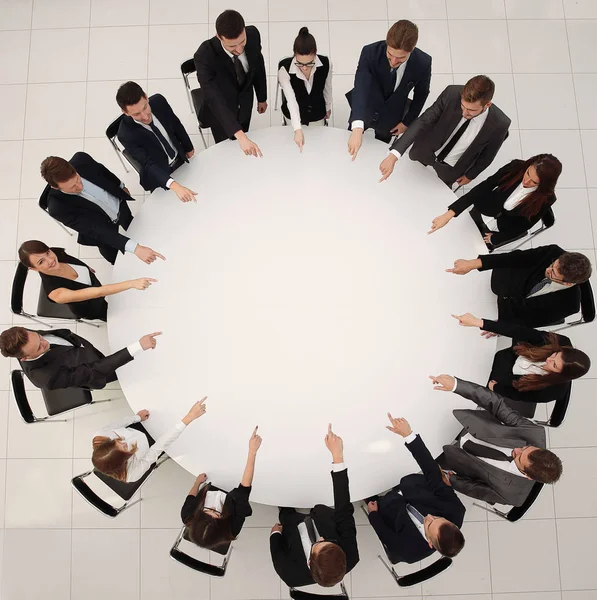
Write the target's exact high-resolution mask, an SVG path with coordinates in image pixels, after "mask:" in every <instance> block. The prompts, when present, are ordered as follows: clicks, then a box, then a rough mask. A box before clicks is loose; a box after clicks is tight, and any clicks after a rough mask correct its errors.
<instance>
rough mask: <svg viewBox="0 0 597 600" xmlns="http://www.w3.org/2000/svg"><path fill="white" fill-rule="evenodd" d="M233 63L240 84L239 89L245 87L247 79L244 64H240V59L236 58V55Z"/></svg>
mask: <svg viewBox="0 0 597 600" xmlns="http://www.w3.org/2000/svg"><path fill="white" fill-rule="evenodd" d="M232 62H233V63H234V71H235V73H236V81H237V83H238V87H243V85H244V84H245V79H246V74H245V70H244V69H243V64H242V63H241V62H240V59H239V58H238V56H236V54H235V55H234V56H233V57H232Z"/></svg>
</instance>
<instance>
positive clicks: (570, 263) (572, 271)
mask: <svg viewBox="0 0 597 600" xmlns="http://www.w3.org/2000/svg"><path fill="white" fill-rule="evenodd" d="M558 270H559V271H560V273H561V274H562V279H563V280H564V281H565V282H566V283H584V282H585V281H588V280H589V277H591V272H592V267H591V261H590V260H589V259H588V258H587V257H586V256H585V255H584V254H581V253H580V252H564V254H560V256H559V257H558Z"/></svg>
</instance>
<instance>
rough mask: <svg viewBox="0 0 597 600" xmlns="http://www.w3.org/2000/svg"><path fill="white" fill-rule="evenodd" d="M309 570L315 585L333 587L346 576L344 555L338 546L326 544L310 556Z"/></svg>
mask: <svg viewBox="0 0 597 600" xmlns="http://www.w3.org/2000/svg"><path fill="white" fill-rule="evenodd" d="M309 568H310V570H311V576H312V577H313V580H314V581H315V583H318V584H319V585H321V586H322V587H333V586H335V585H336V584H337V583H340V582H341V581H342V579H343V578H344V575H346V553H345V552H344V550H342V548H340V546H338V544H335V543H334V542H328V543H326V544H324V545H323V546H322V547H321V549H320V550H318V551H317V553H316V554H313V555H312V556H311V562H310V563H309Z"/></svg>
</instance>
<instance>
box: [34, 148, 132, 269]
mask: <svg viewBox="0 0 597 600" xmlns="http://www.w3.org/2000/svg"><path fill="white" fill-rule="evenodd" d="M68 162H69V163H70V164H71V165H72V166H73V167H74V169H75V171H77V173H78V174H79V175H80V176H81V177H82V178H83V179H87V180H88V181H90V182H91V183H94V184H95V185H97V186H98V187H100V188H101V189H103V190H105V191H106V192H108V193H109V194H111V195H112V196H114V197H115V198H117V199H118V200H120V213H119V215H118V220H117V222H116V223H114V222H113V221H112V219H110V217H109V216H108V215H107V214H106V212H105V211H104V210H102V209H101V208H100V207H99V206H98V205H97V204H95V203H93V202H90V201H89V200H87V199H85V198H83V197H81V196H78V195H76V194H65V193H64V192H61V191H60V190H55V189H53V188H51V187H50V186H49V185H47V186H46V188H45V189H44V191H43V193H42V196H41V198H40V205H41V206H42V207H44V206H47V210H48V212H49V213H50V215H51V216H52V217H54V218H55V219H56V220H57V221H60V222H61V223H63V224H64V225H66V226H67V227H70V228H71V229H74V230H75V231H77V232H78V233H79V236H78V238H77V241H78V242H79V244H81V245H83V246H97V247H98V250H99V251H100V253H101V255H102V256H103V257H104V258H105V259H106V260H107V261H108V262H109V263H112V264H114V262H115V261H116V256H117V255H118V251H119V250H120V252H122V253H123V254H124V248H125V246H126V243H127V242H128V240H129V238H127V237H126V236H125V235H122V234H121V233H119V231H118V227H119V226H121V227H122V228H123V229H125V230H126V229H128V227H129V225H130V224H131V221H132V220H133V215H132V214H131V210H130V208H129V207H128V204H127V202H129V201H133V198H131V196H129V194H127V193H126V192H125V191H124V190H123V189H122V188H121V187H120V183H121V182H120V179H119V178H118V177H116V175H114V173H112V172H111V171H109V170H108V169H106V167H104V165H102V164H101V163H98V162H96V161H95V160H93V158H91V156H89V154H86V153H85V152H77V153H76V154H75V155H74V156H73V157H72V158H71V159H70V160H69V161H68Z"/></svg>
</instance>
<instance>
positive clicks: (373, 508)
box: [367, 500, 377, 513]
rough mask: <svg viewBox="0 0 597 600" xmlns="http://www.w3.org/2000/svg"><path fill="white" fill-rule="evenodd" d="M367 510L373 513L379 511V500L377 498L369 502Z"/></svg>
mask: <svg viewBox="0 0 597 600" xmlns="http://www.w3.org/2000/svg"><path fill="white" fill-rule="evenodd" d="M367 510H368V511H369V512H370V513H372V512H377V502H376V501H375V500H372V501H371V502H368V503H367Z"/></svg>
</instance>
